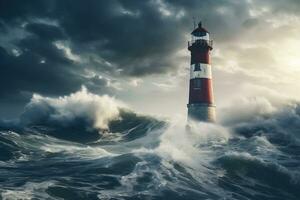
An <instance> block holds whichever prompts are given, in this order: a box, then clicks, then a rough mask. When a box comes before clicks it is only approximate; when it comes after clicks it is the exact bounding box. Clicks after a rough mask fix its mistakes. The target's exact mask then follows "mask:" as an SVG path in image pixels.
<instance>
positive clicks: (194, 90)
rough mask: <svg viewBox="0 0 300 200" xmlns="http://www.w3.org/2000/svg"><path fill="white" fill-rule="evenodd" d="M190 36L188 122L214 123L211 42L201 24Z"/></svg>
mask: <svg viewBox="0 0 300 200" xmlns="http://www.w3.org/2000/svg"><path fill="white" fill-rule="evenodd" d="M191 36H192V40H191V41H189V42H188V50H189V51H190V52H191V66H190V89H189V103H188V105H187V107H188V120H190V119H192V120H196V121H208V122H214V121H215V119H216V114H215V105H214V98H213V85H212V72H211V59H210V51H211V50H212V49H213V47H212V40H210V38H209V32H208V31H207V30H206V29H205V28H203V27H202V24H201V22H200V23H199V24H198V27H197V28H196V29H195V30H193V32H192V33H191Z"/></svg>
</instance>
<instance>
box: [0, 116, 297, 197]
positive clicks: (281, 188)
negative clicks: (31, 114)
mask: <svg viewBox="0 0 300 200" xmlns="http://www.w3.org/2000/svg"><path fill="white" fill-rule="evenodd" d="M123 115H124V116H123V117H122V118H123V119H122V120H117V121H114V122H111V123H110V131H104V132H100V133H98V132H96V133H95V132H94V131H87V129H86V127H82V126H81V123H79V122H78V121H77V122H76V124H75V125H73V126H71V127H70V126H68V127H64V126H63V125H57V126H53V125H52V126H47V125H45V124H39V126H28V127H26V128H24V127H22V128H12V127H10V128H7V127H6V128H5V127H3V128H2V129H1V131H0V193H1V198H2V199H70V200H74V199H187V200H193V199H197V200H199V199H236V200H246V199H255V200H260V199H262V200H265V199H273V200H275V199H277V200H286V199H291V200H293V199H294V200H299V199H300V175H299V172H300V142H299V135H300V133H299V130H300V124H299V121H300V120H299V113H294V114H293V115H291V116H288V117H287V116H286V115H283V114H282V115H277V116H274V117H272V118H265V119H263V118H262V119H260V120H256V121H252V122H251V123H250V122H249V123H247V122H245V123H239V124H233V125H232V124H231V125H227V126H221V125H212V124H205V123H203V124H198V125H194V126H193V128H192V131H190V132H187V131H186V129H185V124H184V123H183V122H179V123H175V122H168V123H167V122H162V121H160V120H157V119H153V118H148V117H139V116H137V115H134V114H130V113H127V114H126V113H123Z"/></svg>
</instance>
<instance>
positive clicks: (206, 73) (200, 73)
mask: <svg viewBox="0 0 300 200" xmlns="http://www.w3.org/2000/svg"><path fill="white" fill-rule="evenodd" d="M195 65H198V70H196V71H195ZM190 69H191V70H190V79H194V78H208V79H212V74H211V65H210V64H204V63H197V64H192V65H191V68H190Z"/></svg>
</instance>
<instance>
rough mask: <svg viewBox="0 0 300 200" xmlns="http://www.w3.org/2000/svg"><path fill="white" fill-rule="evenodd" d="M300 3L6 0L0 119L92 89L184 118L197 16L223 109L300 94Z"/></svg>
mask: <svg viewBox="0 0 300 200" xmlns="http://www.w3.org/2000/svg"><path fill="white" fill-rule="evenodd" d="M299 11H300V1H298V0H263V1H261V0H214V1H212V0H201V1H200V0H109V1H107V0H81V1H80V0H63V1H62V0H28V1H22V0H1V1H0V117H2V118H10V117H14V116H16V115H18V114H19V113H20V112H22V109H23V107H24V105H25V104H26V103H28V102H29V100H30V98H31V97H32V95H33V94H34V93H37V94H40V95H43V96H49V97H58V96H63V95H68V94H70V93H72V92H76V91H78V90H80V88H81V87H82V86H85V87H86V88H87V89H88V90H90V91H91V92H93V93H96V94H100V95H102V94H109V95H110V96H114V97H115V98H117V99H119V100H122V101H123V102H125V103H126V104H128V105H129V106H130V107H131V108H132V109H134V110H136V111H139V112H143V113H149V114H156V115H169V116H171V115H177V114H185V112H186V103H187V88H188V85H187V83H188V79H189V77H188V74H189V73H188V70H189V52H188V50H187V41H188V40H189V39H190V35H189V34H190V32H191V31H192V29H193V20H192V19H193V16H194V17H195V18H196V19H197V20H200V19H201V20H202V23H203V25H204V26H205V27H206V28H207V29H208V30H209V31H210V33H211V37H212V38H213V40H214V50H213V52H212V64H213V76H214V77H213V78H214V93H215V99H216V104H217V107H218V108H222V107H226V105H228V104H232V103H234V104H235V105H238V104H242V103H243V102H244V101H245V98H246V99H252V101H255V102H262V101H263V100H262V99H266V100H267V101H269V100H270V99H271V100H270V101H271V102H272V103H274V102H275V103H278V102H279V103H282V102H287V101H290V100H298V99H299V98H300V92H299V91H300V81H299V80H300V68H299V67H300V37H299V35H300V34H299V33H300V14H299V13H300V12H299Z"/></svg>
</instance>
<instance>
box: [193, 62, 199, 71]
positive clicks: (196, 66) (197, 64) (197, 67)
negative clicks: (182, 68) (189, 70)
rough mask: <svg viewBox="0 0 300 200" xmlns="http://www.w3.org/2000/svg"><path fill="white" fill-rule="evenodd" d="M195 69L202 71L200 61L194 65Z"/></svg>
mask: <svg viewBox="0 0 300 200" xmlns="http://www.w3.org/2000/svg"><path fill="white" fill-rule="evenodd" d="M194 71H201V66H200V63H196V64H195V66H194Z"/></svg>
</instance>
